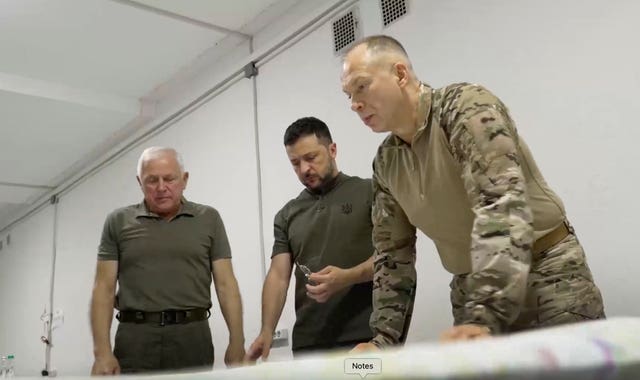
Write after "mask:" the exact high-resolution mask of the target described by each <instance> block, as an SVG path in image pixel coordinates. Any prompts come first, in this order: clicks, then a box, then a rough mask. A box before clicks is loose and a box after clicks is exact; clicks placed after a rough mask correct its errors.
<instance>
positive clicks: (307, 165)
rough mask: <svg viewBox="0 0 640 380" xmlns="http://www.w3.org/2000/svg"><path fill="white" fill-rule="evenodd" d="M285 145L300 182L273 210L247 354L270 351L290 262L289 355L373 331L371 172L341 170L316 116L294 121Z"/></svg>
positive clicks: (348, 343) (337, 345)
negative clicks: (256, 321) (255, 331)
mask: <svg viewBox="0 0 640 380" xmlns="http://www.w3.org/2000/svg"><path fill="white" fill-rule="evenodd" d="M284 145H285V148H286V151H287V155H288V157H289V160H290V162H291V164H292V166H293V168H294V171H295V172H296V175H297V176H298V178H299V179H300V181H301V182H302V184H303V185H304V186H305V189H304V190H303V191H302V192H301V193H300V195H299V196H298V197H297V198H295V199H292V200H291V201H289V202H288V203H287V204H286V205H285V206H284V207H283V208H282V209H281V210H280V211H279V212H278V214H277V215H276V217H275V221H274V235H275V236H274V237H275V241H274V245H273V251H272V256H271V267H270V268H269V273H268V274H267V277H266V279H265V283H264V287H263V291H262V329H261V331H260V334H259V335H258V337H257V338H256V339H255V341H254V342H253V344H252V345H251V347H250V348H249V350H248V352H247V359H248V360H250V361H254V360H257V359H258V358H259V357H262V358H263V359H265V358H267V357H268V355H269V350H270V347H271V343H272V335H273V332H274V330H275V328H276V325H277V323H278V320H279V318H280V314H281V313H282V308H283V306H284V303H285V300H286V296H287V289H288V288H289V281H290V279H291V271H292V269H293V267H294V264H295V267H296V270H295V277H296V286H295V289H296V290H295V310H296V322H295V325H294V327H293V337H292V350H293V353H294V355H298V354H300V353H307V352H311V351H320V350H322V351H325V350H332V349H346V348H350V347H353V345H354V343H358V342H365V341H368V340H369V339H370V338H371V337H372V332H371V329H370V328H369V317H370V315H371V293H372V283H371V279H372V272H373V260H372V254H373V246H372V242H371V229H372V225H371V203H372V187H371V180H369V179H362V178H358V177H350V176H347V175H345V174H343V173H341V172H340V171H338V168H337V166H336V162H335V158H336V153H337V150H336V144H335V143H334V142H333V141H332V139H331V134H330V132H329V129H328V128H327V126H326V124H325V123H324V122H322V121H320V120H318V119H316V118H313V117H306V118H302V119H299V120H297V121H295V122H294V123H293V124H291V125H290V126H289V127H288V128H287V130H286V132H285V137H284Z"/></svg>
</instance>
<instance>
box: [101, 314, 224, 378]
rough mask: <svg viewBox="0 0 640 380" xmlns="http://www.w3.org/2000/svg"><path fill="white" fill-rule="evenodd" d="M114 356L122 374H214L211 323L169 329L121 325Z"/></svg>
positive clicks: (198, 323) (173, 326) (151, 325)
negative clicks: (194, 372) (168, 372)
mask: <svg viewBox="0 0 640 380" xmlns="http://www.w3.org/2000/svg"><path fill="white" fill-rule="evenodd" d="M113 354H114V355H115V357H116V358H117V359H118V362H119V363H120V370H121V372H122V373H137V372H138V373H139V372H165V371H171V372H177V371H206V370H211V369H212V368H213V342H212V341H211V329H210V328H209V321H208V320H203V321H196V322H191V323H186V324H174V325H165V326H160V325H158V324H146V323H120V324H119V325H118V331H117V332H116V340H115V346H114V350H113Z"/></svg>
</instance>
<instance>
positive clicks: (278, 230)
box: [271, 208, 292, 257]
mask: <svg viewBox="0 0 640 380" xmlns="http://www.w3.org/2000/svg"><path fill="white" fill-rule="evenodd" d="M287 231H288V225H287V220H286V218H285V217H284V208H283V209H282V210H280V211H279V212H278V213H277V214H276V217H275V218H274V220H273V238H274V240H273V250H272V251H271V257H273V256H275V255H278V254H280V253H292V252H291V246H290V245H289V234H288V232H287Z"/></svg>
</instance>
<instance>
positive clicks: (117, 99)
mask: <svg viewBox="0 0 640 380" xmlns="http://www.w3.org/2000/svg"><path fill="white" fill-rule="evenodd" d="M0 91H6V92H12V93H16V94H20V95H28V96H34V97H38V98H45V99H51V100H57V101H61V102H66V103H73V104H77V105H81V106H85V107H91V108H97V109H103V110H109V111H115V112H119V113H124V114H130V115H137V114H138V113H139V112H140V102H139V101H138V99H135V98H129V97H125V96H120V95H114V94H109V93H102V92H95V91H90V90H85V89H81V88H76V87H71V86H67V85H64V84H59V83H53V82H48V81H43V80H39V79H33V78H26V77H21V76H18V75H14V74H7V73H2V72H0Z"/></svg>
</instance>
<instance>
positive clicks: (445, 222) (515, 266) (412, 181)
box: [371, 83, 564, 346]
mask: <svg viewBox="0 0 640 380" xmlns="http://www.w3.org/2000/svg"><path fill="white" fill-rule="evenodd" d="M418 113H419V116H420V117H424V124H423V126H422V127H421V128H420V129H419V130H418V131H417V133H416V135H415V136H414V137H413V139H412V142H411V144H407V143H406V142H404V141H402V140H401V139H400V138H398V137H397V136H394V135H390V136H388V137H387V138H386V139H385V140H384V141H383V142H382V144H381V145H380V148H379V149H378V153H377V155H376V158H375V159H374V163H373V171H374V174H373V186H374V205H373V210H372V218H373V225H374V226H373V241H374V246H375V264H374V267H375V272H374V290H373V313H372V315H371V327H372V329H373V331H374V333H375V337H374V339H373V341H372V342H373V343H375V344H377V345H379V346H385V345H391V344H398V343H402V342H403V341H404V338H405V337H406V333H407V330H408V326H409V322H410V319H411V312H412V308H413V299H414V296H415V288H416V271H415V255H416V250H415V241H416V227H417V228H419V229H420V230H421V231H422V232H424V233H425V234H426V235H427V236H429V237H430V238H431V239H432V240H433V241H434V243H435V245H436V248H437V250H438V253H439V255H440V258H441V260H442V263H443V265H444V267H445V268H446V269H447V270H448V271H450V272H451V273H454V274H463V273H471V275H469V276H468V277H467V280H466V281H465V294H466V303H465V308H464V309H465V316H464V318H463V321H462V323H476V324H480V325H484V326H487V327H489V328H490V329H491V330H492V331H493V332H496V333H497V332H500V331H501V330H503V329H504V327H505V326H507V325H508V324H510V323H511V322H513V321H514V320H515V319H516V317H517V316H518V313H519V309H520V305H521V304H522V302H523V300H524V295H525V291H526V281H527V274H528V270H529V266H530V262H531V253H530V252H531V247H532V244H533V242H534V240H535V239H536V238H538V237H539V236H542V235H544V234H545V233H547V232H548V231H550V230H552V229H553V228H554V227H556V226H557V225H559V223H562V220H563V218H564V208H563V206H562V203H561V201H560V200H559V199H558V197H557V196H556V195H555V194H554V193H553V191H551V189H549V187H548V186H547V184H546V182H545V181H544V179H543V178H542V176H541V175H540V173H539V170H538V168H537V166H536V164H535V162H534V161H533V158H532V157H531V154H530V152H529V150H528V148H527V147H526V145H525V144H524V142H523V141H521V140H520V139H519V137H518V135H517V131H516V128H515V126H514V123H513V121H512V120H511V118H510V117H509V114H508V111H507V108H506V107H505V106H504V104H502V102H501V101H500V100H499V99H498V98H496V97H495V96H494V95H492V94H491V93H490V92H489V91H487V90H486V89H484V88H482V87H480V86H477V85H472V84H466V83H463V84H454V85H450V86H447V87H444V88H441V89H437V90H432V89H431V88H430V87H429V86H427V85H424V84H423V85H422V86H421V99H420V107H419V109H418ZM531 194H533V196H532V197H531V199H533V200H535V201H534V202H533V204H532V202H531V201H530V200H529V195H531ZM532 209H533V211H532ZM534 214H535V217H536V218H537V221H536V223H537V225H536V226H534V223H533V219H534Z"/></svg>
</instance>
